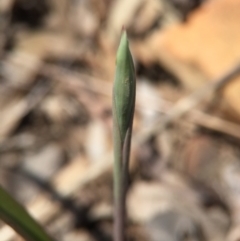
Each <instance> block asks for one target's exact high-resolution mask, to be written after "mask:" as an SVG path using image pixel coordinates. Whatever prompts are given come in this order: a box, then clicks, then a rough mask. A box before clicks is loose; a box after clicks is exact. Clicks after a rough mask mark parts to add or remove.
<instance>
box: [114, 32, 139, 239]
mask: <svg viewBox="0 0 240 241" xmlns="http://www.w3.org/2000/svg"><path fill="white" fill-rule="evenodd" d="M135 93H136V77H135V70H134V64H133V59H132V55H131V52H130V50H129V46H128V39H127V33H126V31H125V30H123V33H122V37H121V40H120V44H119V48H118V51H117V58H116V72H115V79H114V85H113V142H114V241H125V220H126V207H125V203H126V201H125V200H126V192H127V186H128V166H129V155H130V148H131V134H132V123H133V115H134V108H135Z"/></svg>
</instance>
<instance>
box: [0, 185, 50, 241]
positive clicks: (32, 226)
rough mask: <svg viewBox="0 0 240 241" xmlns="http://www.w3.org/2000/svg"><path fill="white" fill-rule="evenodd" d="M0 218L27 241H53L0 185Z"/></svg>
mask: <svg viewBox="0 0 240 241" xmlns="http://www.w3.org/2000/svg"><path fill="white" fill-rule="evenodd" d="M0 218H1V219H2V220H3V221H4V222H6V223H7V224H9V225H10V226H11V227H12V228H13V229H15V231H16V232H17V233H19V234H20V235H21V236H22V237H23V238H25V239H26V240H27V241H53V239H52V238H50V236H49V235H48V234H46V232H45V231H44V230H43V228H42V227H41V226H40V225H39V224H38V223H37V222H36V221H35V220H34V219H33V218H32V217H31V216H30V215H29V214H28V212H27V211H26V210H25V209H24V207H23V206H21V205H20V204H19V203H18V202H17V201H16V200H15V199H13V198H12V197H11V196H10V195H9V194H8V193H7V192H6V191H5V190H4V189H3V188H2V187H1V186H0Z"/></svg>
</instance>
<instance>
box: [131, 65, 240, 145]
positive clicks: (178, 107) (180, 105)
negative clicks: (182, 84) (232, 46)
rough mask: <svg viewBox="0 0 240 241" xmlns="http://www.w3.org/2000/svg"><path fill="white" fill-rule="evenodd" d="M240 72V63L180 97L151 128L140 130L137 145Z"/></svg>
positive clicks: (159, 131)
mask: <svg viewBox="0 0 240 241" xmlns="http://www.w3.org/2000/svg"><path fill="white" fill-rule="evenodd" d="M239 74H240V64H238V65H237V66H235V67H234V68H233V69H232V70H230V71H229V72H228V73H227V74H225V75H224V76H223V77H221V78H219V79H217V80H215V81H213V82H211V83H208V84H206V85H204V86H203V87H202V88H201V89H200V90H199V89H198V90H196V91H195V92H193V93H192V94H190V95H189V96H187V97H185V98H183V99H180V100H179V101H178V102H177V103H176V104H175V105H174V106H173V107H172V109H170V110H169V112H168V113H167V115H166V116H164V117H161V118H160V119H158V120H157V121H156V122H155V123H154V124H153V125H151V126H150V127H149V128H146V129H145V130H143V131H140V132H139V134H138V135H136V136H135V141H134V142H135V143H137V145H140V144H142V143H143V142H145V141H146V140H148V139H149V138H150V137H151V136H152V135H156V134H159V133H161V132H162V131H163V130H165V129H166V127H167V126H168V125H169V124H170V123H172V121H174V120H176V119H178V118H180V117H181V116H183V115H184V114H186V113H187V112H189V111H190V110H192V109H193V108H194V107H195V106H196V105H197V104H199V103H200V102H201V101H202V100H203V99H204V98H206V96H208V95H209V94H211V93H214V92H216V91H219V90H221V89H222V88H223V87H224V86H225V85H226V84H227V83H229V82H230V81H231V80H232V79H233V78H234V77H236V76H237V75H239Z"/></svg>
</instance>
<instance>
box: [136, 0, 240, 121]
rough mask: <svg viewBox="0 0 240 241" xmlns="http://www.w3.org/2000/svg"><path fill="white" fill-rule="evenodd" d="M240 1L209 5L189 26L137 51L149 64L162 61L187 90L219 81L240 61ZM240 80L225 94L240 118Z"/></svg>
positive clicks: (170, 30) (166, 33)
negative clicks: (214, 80)
mask: <svg viewBox="0 0 240 241" xmlns="http://www.w3.org/2000/svg"><path fill="white" fill-rule="evenodd" d="M239 29H240V1H239V0H218V1H208V2H207V3H206V4H204V5H203V6H202V7H200V8H198V10H196V11H195V12H193V13H192V15H191V16H190V17H189V19H188V21H187V22H186V23H182V24H178V25H175V26H173V27H171V28H168V29H166V30H165V31H164V32H162V31H160V32H156V33H155V34H153V35H152V36H151V37H149V39H147V41H146V42H145V43H144V45H142V44H136V46H135V51H136V54H137V55H138V57H139V58H141V59H142V61H144V62H145V63H149V62H154V61H160V62H161V64H163V65H165V67H166V68H168V69H169V70H170V71H172V72H174V74H175V75H176V76H178V77H179V78H180V79H181V81H182V82H183V83H184V84H185V86H186V87H188V88H190V89H196V88H198V87H199V86H201V85H202V84H204V82H206V81H207V80H212V79H216V78H218V77H220V76H222V75H224V73H226V72H227V71H228V70H229V69H231V68H232V67H233V66H234V65H236V64H238V61H239V59H240V45H239V42H240V31H239ZM239 92H240V78H237V79H235V80H234V81H232V82H231V83H230V84H229V85H228V86H227V87H226V88H225V89H224V91H223V96H224V98H225V100H226V102H227V109H229V108H230V109H231V113H232V114H233V115H235V116H237V117H238V119H239V118H240V107H239V104H238V103H239V102H240V95H239Z"/></svg>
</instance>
